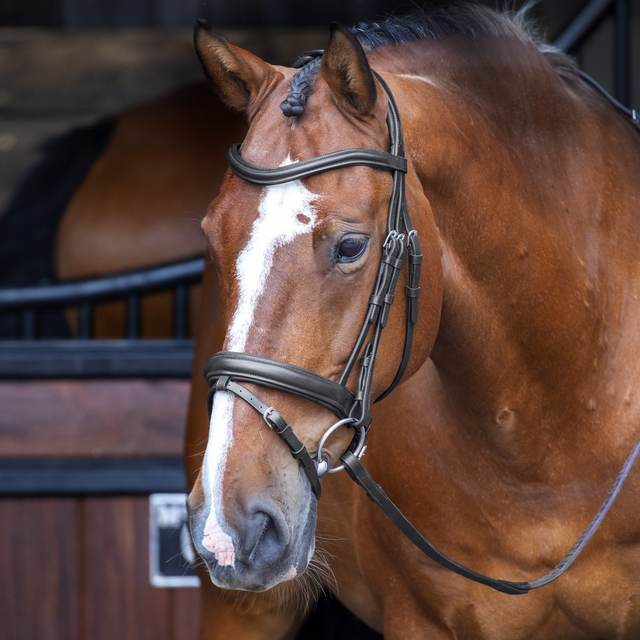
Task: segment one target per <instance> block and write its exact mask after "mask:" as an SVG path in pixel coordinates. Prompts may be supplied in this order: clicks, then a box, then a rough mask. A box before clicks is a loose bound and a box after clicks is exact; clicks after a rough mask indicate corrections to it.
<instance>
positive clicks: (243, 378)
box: [204, 50, 640, 595]
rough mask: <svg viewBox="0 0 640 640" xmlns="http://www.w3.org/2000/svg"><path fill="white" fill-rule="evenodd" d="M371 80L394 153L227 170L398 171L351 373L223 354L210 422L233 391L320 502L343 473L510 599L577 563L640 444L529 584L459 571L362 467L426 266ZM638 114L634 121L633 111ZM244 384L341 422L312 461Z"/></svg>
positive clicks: (234, 157) (215, 362)
mask: <svg viewBox="0 0 640 640" xmlns="http://www.w3.org/2000/svg"><path fill="white" fill-rule="evenodd" d="M320 55H322V51H321V50H316V51H311V52H309V53H308V54H305V55H304V56H302V57H301V58H299V59H298V60H297V61H296V64H294V66H297V67H301V66H303V65H304V64H306V63H308V62H309V61H311V60H313V59H314V58H315V57H317V56H320ZM373 73H374V74H375V76H376V78H377V79H378V81H379V82H380V84H381V85H382V88H383V89H384V91H385V93H386V95H387V99H388V112H387V126H388V130H389V138H390V148H391V151H390V152H387V151H380V150H376V149H345V150H342V151H336V152H333V153H329V154H325V155H322V156H318V157H315V158H311V159H309V160H303V161H301V162H295V163H292V164H289V165H286V166H283V167H277V168H264V167H259V166H256V165H253V164H250V163H249V162H247V161H245V160H244V159H243V158H242V156H241V155H240V145H239V144H236V145H233V146H232V147H231V149H229V153H228V161H229V166H230V167H231V169H232V170H233V171H234V172H235V173H236V174H237V175H238V176H240V177H241V178H243V179H244V180H247V181H248V182H252V183H254V184H260V185H276V184H283V183H286V182H289V181H291V180H300V179H302V178H306V177H309V176H312V175H315V174H317V173H321V172H323V171H329V170H333V169H341V168H344V167H351V166H367V167H372V168H375V169H384V170H389V171H391V172H392V174H393V187H392V190H391V196H390V201H389V213H388V218H387V238H386V240H385V242H384V244H383V247H382V258H381V261H380V266H379V268H378V274H377V277H376V284H375V287H374V291H373V293H372V294H371V296H370V297H369V304H368V310H367V314H366V318H365V321H364V323H363V325H362V328H361V330H360V333H359V335H358V338H357V340H356V343H355V346H354V348H353V350H352V352H351V355H350V356H349V359H348V361H347V364H346V366H345V369H344V371H343V372H342V375H341V376H340V379H339V380H338V382H335V381H333V380H330V379H329V378H325V377H324V376H321V375H319V374H317V373H314V372H312V371H309V370H308V369H305V368H303V367H298V366H296V365H293V364H289V363H286V362H281V361H278V360H272V359H270V358H265V357H262V356H257V355H252V354H249V353H241V352H230V351H220V352H218V353H216V354H215V355H213V356H212V357H211V359H210V360H209V361H208V362H207V364H206V366H205V370H204V372H205V378H206V380H207V383H208V385H209V387H210V391H209V395H208V398H207V404H208V410H209V416H211V409H212V406H213V396H214V394H215V393H216V392H218V391H228V392H231V393H233V394H235V395H236V396H237V397H239V398H241V399H242V400H244V401H245V402H247V403H248V404H249V405H250V406H252V407H253V408H254V409H255V410H256V411H257V412H258V413H260V414H261V415H262V417H263V418H264V420H265V422H266V423H267V425H268V426H269V427H270V428H271V429H272V430H273V431H274V432H275V433H276V434H277V435H278V436H279V437H280V438H281V439H282V440H283V442H284V443H285V444H286V445H287V447H288V448H289V450H290V452H291V455H292V456H293V457H294V458H295V459H296V460H298V463H299V464H300V467H301V469H302V471H303V472H304V473H305V474H306V476H307V478H308V479H309V482H310V483H311V487H312V489H313V491H314V493H315V495H316V498H317V499H319V498H320V494H321V486H320V481H321V479H322V477H323V476H324V475H325V474H326V473H335V472H337V471H340V470H342V469H344V470H345V471H346V472H347V473H348V475H349V476H350V477H351V479H352V480H353V481H354V482H355V483H356V484H358V485H359V486H361V487H362V488H363V489H364V490H365V491H366V493H367V496H368V497H369V498H370V499H371V500H372V501H373V502H374V503H375V504H377V505H378V506H379V507H380V508H381V509H382V510H383V511H384V513H385V514H386V515H387V516H388V517H389V518H390V520H391V521H392V522H393V524H394V525H395V526H396V527H398V529H400V531H401V532H402V533H403V534H404V535H405V536H406V537H407V538H408V539H409V540H410V541H411V542H412V543H413V544H414V545H415V546H416V547H417V548H418V549H419V550H420V551H422V553H424V554H425V555H427V556H428V557H429V558H431V559H432V560H433V561H435V562H437V563H438V564H440V565H441V566H443V567H445V568H447V569H449V570H451V571H453V572H455V573H457V574H459V575H461V576H463V577H465V578H468V579H470V580H473V581H475V582H478V583H480V584H484V585H486V586H489V587H491V588H493V589H495V590H497V591H500V592H502V593H506V594H511V595H521V594H525V593H528V592H529V591H532V590H533V589H538V588H540V587H542V586H545V585H547V584H549V583H550V582H552V581H554V580H556V579H557V578H559V577H560V576H561V575H562V574H563V573H564V572H565V571H566V570H567V569H568V568H569V567H570V566H571V564H572V563H573V562H574V561H575V560H576V558H577V557H578V555H579V554H580V552H581V551H582V549H583V548H584V547H585V545H586V544H587V542H588V541H589V540H590V539H591V537H592V536H593V534H594V533H595V531H596V530H597V528H598V527H599V526H600V524H601V522H602V520H603V519H604V517H605V516H606V514H607V512H608V511H609V509H610V508H611V506H612V504H613V502H614V500H615V499H616V497H617V496H618V493H619V492H620V489H621V488H622V485H623V483H624V481H625V480H626V478H627V476H628V474H629V471H630V470H631V467H632V465H633V463H634V462H635V459H636V457H637V456H638V453H639V452H640V440H638V442H636V445H635V446H634V448H633V450H632V451H631V454H630V455H629V457H628V458H627V460H626V462H625V464H624V466H623V468H622V470H621V471H620V474H619V475H618V477H617V479H616V481H615V483H614V485H613V487H612V488H611V490H610V492H609V494H608V495H607V497H606V498H605V500H604V502H603V503H602V505H601V507H600V509H599V510H598V512H597V513H596V515H595V516H594V518H593V519H592V520H591V522H590V523H589V525H588V526H587V528H586V529H585V531H584V532H583V533H582V535H581V536H580V538H579V539H578V541H577V542H576V543H575V545H574V546H573V547H572V548H571V550H570V551H569V553H567V555H566V556H565V557H564V558H563V559H562V560H561V561H560V562H559V563H558V565H557V566H556V567H555V568H554V569H552V570H551V571H549V572H548V573H547V574H545V575H544V576H543V577H541V578H539V579H538V580H534V581H532V582H512V581H509V580H498V579H495V578H490V577H488V576H485V575H483V574H481V573H477V572H476V571H473V570H472V569H469V568H468V567H466V566H464V565H462V564H459V563H457V562H456V561H454V560H452V559H451V558H449V557H448V556H446V555H445V554H443V553H442V552H440V551H439V550H438V549H437V548H436V547H434V546H433V545H432V544H431V543H430V542H429V541H428V540H427V539H426V538H425V537H424V536H423V535H422V534H421V533H420V532H419V531H418V530H417V529H416V528H415V527H414V526H413V525H412V524H411V522H410V521H409V520H408V519H407V518H406V517H405V516H404V515H403V513H402V512H401V511H400V510H399V509H398V507H396V505H395V504H394V503H393V502H392V501H391V500H390V498H389V497H388V496H387V495H386V494H385V492H384V491H383V489H382V488H381V487H380V486H379V485H378V484H377V483H376V482H375V481H374V480H373V478H372V477H371V476H370V475H369V473H368V472H367V471H366V469H365V468H364V467H363V466H362V463H361V462H360V459H361V458H362V456H363V454H364V452H365V449H366V445H365V442H366V439H367V435H368V433H369V428H370V426H371V415H370V406H371V385H372V380H373V371H374V366H375V361H376V355H377V352H378V347H379V344H380V338H381V333H382V330H383V329H384V327H385V326H386V324H387V321H388V317H389V311H390V308H391V305H392V304H393V301H394V292H395V289H396V284H397V282H398V279H399V276H400V272H401V270H402V268H403V265H404V262H405V258H406V257H408V264H409V274H408V284H407V286H406V288H405V297H406V301H407V313H406V331H405V343H404V349H403V354H402V359H401V363H400V366H399V368H398V371H397V373H396V376H395V378H394V380H393V382H392V383H391V385H390V386H389V388H388V389H387V390H386V391H385V392H384V393H383V394H382V395H381V396H380V397H378V398H377V399H376V400H375V402H378V401H379V400H382V399H383V398H384V397H386V396H387V395H388V394H389V393H391V391H392V390H393V389H394V388H395V387H396V386H397V385H398V383H399V382H400V380H401V378H402V376H403V374H404V371H405V369H406V367H407V364H408V362H409V356H410V353H411V345H412V340H413V329H414V326H415V324H416V323H417V320H418V296H419V293H420V286H419V282H420V267H421V263H422V254H421V252H420V245H419V243H418V237H417V233H416V231H415V230H414V229H413V228H412V226H411V222H410V220H409V212H408V210H407V204H406V198H405V174H406V172H407V161H406V158H405V155H404V141H403V135H402V125H401V122H400V115H399V112H398V108H397V105H396V102H395V100H394V97H393V95H392V93H391V90H390V89H389V87H388V85H387V84H386V82H385V81H384V79H383V78H382V77H381V76H380V75H379V74H378V73H377V72H375V71H373ZM633 115H634V116H635V113H634V114H633ZM634 120H635V118H634ZM636 122H637V121H636ZM372 330H373V337H372V338H371V339H370V340H369V342H367V343H366V345H365V342H366V340H367V336H368V335H369V334H370V333H371V331H372ZM363 347H364V349H363ZM360 353H362V356H361V358H360V363H359V364H360V372H359V377H358V385H357V389H356V392H355V393H353V392H352V391H350V390H349V389H347V387H346V384H347V381H348V379H349V377H350V375H351V372H352V371H353V368H354V366H355V363H356V361H357V360H358V356H359V355H360ZM238 382H245V383H253V384H257V385H260V386H264V387H269V388H272V389H277V390H280V391H285V392H287V393H291V394H294V395H297V396H300V397H302V398H306V399H307V400H311V401H312V402H315V403H316V404H319V405H321V406H323V407H325V408H326V409H329V410H330V411H332V412H333V413H334V414H335V415H336V417H338V421H337V422H336V423H335V424H334V425H332V426H331V427H330V428H329V429H328V430H327V431H326V432H325V434H324V435H323V436H322V438H321V440H320V442H319V444H318V449H317V453H316V456H315V457H311V455H310V454H309V452H308V451H307V448H306V447H305V446H304V445H303V444H302V442H301V441H300V440H299V439H298V437H297V436H296V435H295V433H294V431H293V429H292V428H291V426H290V425H289V424H288V423H287V422H286V420H285V419H284V418H283V417H282V416H281V415H280V414H279V413H278V411H277V410H276V409H275V408H274V407H270V406H268V405H267V404H265V403H264V402H262V401H261V400H260V399H259V398H258V397H257V396H255V395H254V394H253V393H251V392H250V391H249V390H248V389H247V388H246V387H243V386H242V385H241V384H238ZM343 425H344V426H347V427H353V428H354V430H355V435H354V438H353V439H352V441H351V444H350V445H349V447H348V449H347V451H346V452H345V453H344V454H343V455H342V456H341V457H340V461H341V462H342V465H340V466H339V467H336V468H333V469H329V465H328V462H327V460H326V459H325V458H324V457H323V456H322V449H323V446H324V444H325V442H326V441H327V439H328V438H329V436H330V435H331V434H332V433H333V432H334V431H335V430H336V429H338V428H339V427H341V426H343Z"/></svg>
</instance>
